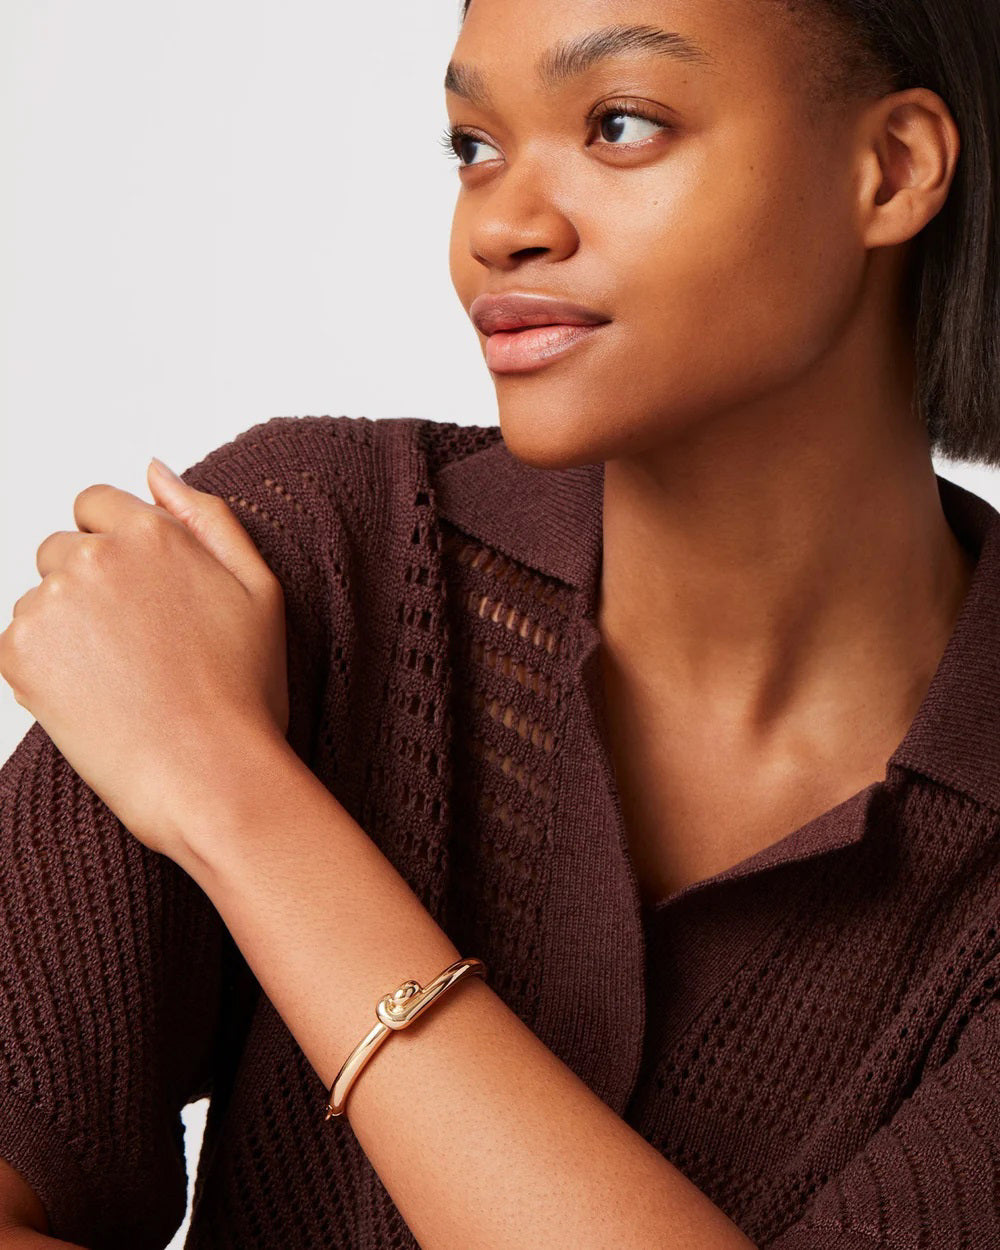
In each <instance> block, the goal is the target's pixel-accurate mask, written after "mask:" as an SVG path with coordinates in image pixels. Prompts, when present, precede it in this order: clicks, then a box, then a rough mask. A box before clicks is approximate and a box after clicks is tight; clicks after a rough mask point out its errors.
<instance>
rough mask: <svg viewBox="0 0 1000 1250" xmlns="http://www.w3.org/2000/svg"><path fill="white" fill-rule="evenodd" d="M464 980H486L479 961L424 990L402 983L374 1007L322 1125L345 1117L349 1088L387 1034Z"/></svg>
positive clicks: (457, 967)
mask: <svg viewBox="0 0 1000 1250" xmlns="http://www.w3.org/2000/svg"><path fill="white" fill-rule="evenodd" d="M465 976H475V977H485V976H486V965H485V964H484V963H483V961H482V960H481V959H458V960H456V961H455V962H454V963H453V964H449V965H448V967H447V968H445V970H444V971H443V972H441V973H439V974H438V975H437V976H436V977H435V978H434V980H433V981H431V982H430V984H429V985H428V986H427V987H426V988H424V987H422V986H421V984H420V982H419V981H404V982H403V984H402V985H400V986H399V987H398V989H395V990H393V991H392V993H390V994H386V995H385V996H384V997H383V998H380V999H379V1001H378V1002H377V1003H376V1005H375V1014H376V1015H377V1016H378V1020H377V1022H376V1023H375V1024H374V1025H373V1027H372V1029H371V1031H370V1032H369V1033H368V1034H367V1035H366V1036H365V1037H363V1038H362V1039H361V1041H360V1042H358V1044H357V1046H355V1047H354V1049H353V1050H352V1051H351V1053H350V1054H349V1055H348V1056H347V1059H346V1060H345V1061H344V1064H343V1066H342V1067H341V1069H340V1071H339V1072H338V1073H337V1076H336V1079H335V1080H334V1082H333V1085H332V1086H331V1087H330V1097H329V1100H328V1102H327V1104H326V1115H325V1116H324V1117H323V1119H324V1121H325V1120H329V1119H331V1118H332V1117H333V1116H337V1115H343V1114H344V1105H345V1103H346V1102H347V1095H348V1094H349V1093H350V1089H351V1086H352V1085H353V1084H354V1082H355V1081H356V1080H357V1078H358V1074H359V1073H360V1071H361V1069H362V1068H363V1067H364V1066H365V1064H366V1063H367V1062H368V1060H369V1059H370V1058H371V1057H372V1055H374V1054H375V1052H376V1051H377V1050H378V1048H379V1047H380V1046H381V1045H382V1043H383V1042H384V1041H385V1039H386V1038H387V1037H388V1036H389V1034H390V1033H393V1032H395V1031H396V1030H397V1029H405V1028H408V1027H409V1026H410V1025H411V1024H412V1023H413V1021H414V1020H416V1018H417V1016H419V1015H420V1014H421V1012H424V1011H426V1010H427V1008H428V1007H429V1006H430V1005H431V1003H433V1002H434V1001H435V999H437V998H440V996H441V995H442V994H444V993H445V991H446V990H450V989H451V987H452V986H453V985H454V984H455V982H456V981H460V980H461V979H462V977H465Z"/></svg>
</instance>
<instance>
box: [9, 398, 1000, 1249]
mask: <svg viewBox="0 0 1000 1250" xmlns="http://www.w3.org/2000/svg"><path fill="white" fill-rule="evenodd" d="M184 477H185V479H186V480H187V481H189V482H191V483H193V484H195V485H197V486H198V487H200V488H201V489H205V490H209V491H212V492H214V493H216V494H219V495H221V496H222V497H223V498H225V499H226V500H228V502H229V503H230V505H231V507H232V508H233V510H234V511H235V513H236V515H237V516H238V517H239V518H240V520H241V521H242V523H243V524H244V525H245V526H246V528H247V530H248V531H249V533H250V534H251V536H252V537H253V539H254V541H255V543H256V544H257V546H258V547H259V549H260V550H261V552H262V554H263V555H264V557H265V559H266V560H267V561H268V563H269V565H270V566H271V567H272V568H273V569H274V571H275V573H276V574H277V575H278V576H279V578H280V580H281V582H282V585H283V587H284V590H285V601H286V608H287V616H288V649H289V670H288V671H289V685H290V696H291V706H292V719H291V725H290V728H289V734H288V736H289V740H290V742H291V743H292V745H293V746H294V747H295V749H296V751H297V752H298V754H299V755H300V756H301V757H302V758H303V759H304V760H305V761H306V762H307V763H308V764H309V766H310V767H311V768H312V770H313V771H314V772H315V773H316V774H317V775H318V776H319V777H321V778H322V779H323V781H324V782H325V783H326V784H327V785H328V787H329V788H330V790H331V791H332V792H333V793H334V794H335V795H336V796H337V798H338V799H340V800H341V802H342V803H343V804H344V805H345V806H346V807H347V809H348V810H349V811H350V812H351V814H352V815H353V816H354V818H355V819H356V820H357V821H358V822H359V823H360V824H361V826H362V827H363V828H364V829H365V830H366V832H367V833H368V834H369V835H370V836H371V837H372V838H373V839H374V840H375V841H376V842H377V844H378V845H379V847H380V848H381V849H382V850H383V851H384V852H385V853H386V854H387V855H388V857H389V858H390V860H391V861H392V862H393V863H394V864H395V866H396V867H397V868H398V869H399V871H400V872H401V873H402V874H403V875H404V876H405V878H406V879H407V880H408V881H409V882H410V884H411V885H412V886H413V888H414V889H415V890H416V892H417V893H418V895H419V896H420V898H421V899H422V900H423V902H424V904H425V905H426V906H427V907H428V908H429V909H430V911H431V912H432V914H433V915H434V916H435V918H436V919H437V920H438V922H439V923H440V924H442V926H443V927H444V928H445V930H446V931H447V932H448V934H449V936H450V937H451V939H452V940H453V941H454V943H455V944H456V946H457V947H458V948H459V949H460V950H461V951H462V952H463V953H464V954H468V955H476V956H479V957H480V958H482V959H483V960H485V961H486V963H487V966H488V967H489V969H490V980H491V984H492V985H493V988H494V989H495V990H496V991H497V993H498V994H499V995H500V996H501V997H502V998H503V999H504V1001H505V1002H506V1003H507V1004H508V1005H509V1006H510V1007H511V1008H512V1009H513V1010H514V1011H516V1012H517V1013H518V1015H519V1016H520V1017H521V1018H522V1019H523V1020H524V1021H525V1022H526V1023H527V1024H528V1025H529V1026H530V1027H531V1028H532V1029H533V1030H534V1031H535V1032H536V1033H537V1034H538V1035H539V1037H540V1038H541V1039H542V1040H543V1041H544V1042H545V1044H546V1045H547V1046H549V1047H550V1048H551V1049H552V1050H553V1051H554V1052H555V1053H556V1054H557V1055H559V1056H560V1057H561V1058H562V1059H563V1060H564V1061H565V1062H566V1063H567V1064H569V1065H570V1066H571V1067H572V1068H573V1070H574V1071H575V1072H577V1073H578V1074H579V1076H580V1077H581V1078H582V1079H583V1080H585V1081H586V1082H587V1083H588V1085H589V1086H590V1087H591V1088H592V1089H594V1090H595V1091H596V1092H597V1093H598V1094H599V1095H600V1097H601V1098H602V1099H604V1100H605V1102H606V1103H608V1105H610V1106H611V1107H612V1108H614V1110H615V1111H616V1112H618V1113H619V1114H620V1115H622V1116H624V1117H625V1119H626V1120H627V1121H628V1123H629V1124H630V1125H632V1126H633V1127H634V1128H635V1129H636V1130H637V1131H638V1132H640V1133H641V1134H642V1135H643V1136H644V1137H645V1138H646V1139H647V1140H648V1141H649V1142H651V1143H652V1144H653V1145H654V1146H655V1147H656V1149H658V1150H660V1151H662V1152H663V1154H664V1155H665V1156H666V1157H667V1158H669V1159H670V1160H671V1161H672V1162H674V1163H675V1164H676V1165H677V1166H678V1167H679V1168H681V1169H682V1170H683V1171H684V1172H685V1174H686V1175H688V1176H689V1177H690V1178H691V1179H692V1180H693V1181H694V1182H695V1184H697V1185H698V1186H699V1187H700V1188H701V1189H703V1190H704V1192H705V1193H706V1194H708V1196H709V1197H710V1198H711V1199H712V1200H713V1201H714V1202H715V1203H717V1204H718V1205H719V1206H720V1207H721V1208H722V1209H723V1210H724V1211H725V1212H726V1213H727V1214H728V1215H729V1216H730V1217H731V1218H732V1219H733V1220H734V1221H735V1222H736V1223H737V1224H739V1225H740V1227H741V1228H743V1229H744V1230H745V1231H746V1233H747V1234H748V1236H749V1237H750V1238H751V1239H752V1240H753V1241H754V1242H755V1243H756V1244H758V1245H759V1246H761V1247H767V1250H871V1248H873V1247H884V1248H886V1250H923V1248H926V1250H951V1248H953V1247H954V1248H958V1247H965V1248H973V1247H974V1248H976V1250H989V1248H991V1247H998V1246H1000V1211H998V1206H1000V1004H998V1001H997V975H998V969H1000V936H998V895H1000V876H998V873H997V864H998V859H1000V838H998V828H1000V825H998V808H1000V659H998V650H997V643H998V639H1000V514H998V513H997V512H996V511H995V510H994V509H993V508H992V507H991V506H990V505H988V504H987V503H986V502H984V501H983V500H981V499H979V498H978V497H977V496H975V495H973V494H971V493H970V492H968V491H966V490H964V489H963V488H961V487H959V486H957V485H956V484H954V483H951V482H949V481H946V480H944V479H940V478H939V489H940V492H941V498H942V502H943V505H944V507H945V511H946V514H947V516H948V519H949V522H950V524H951V526H952V528H953V529H954V530H955V532H956V534H957V535H958V537H959V538H960V540H961V541H962V542H963V543H964V544H965V545H966V546H967V547H968V548H969V550H970V551H973V552H974V553H975V554H976V555H977V558H978V559H977V565H976V569H975V574H974V580H973V583H972V586H971V588H970V590H969V593H968V596H967V599H966V602H965V604H964V605H963V608H962V613H961V616H960V618H959V620H958V623H957V625H956V628H955V630H954V633H953V635H952V637H951V639H950V641H949V643H948V647H947V650H946V652H945V654H944V657H943V659H942V661H941V664H940V666H939V668H938V671H937V673H936V674H935V677H934V680H933V683H932V685H931V687H930V689H929V690H928V692H927V694H926V697H925V698H924V700H923V703H922V704H921V707H920V710H919V712H918V713H917V716H916V718H915V720H914V721H913V724H912V725H911V727H910V729H909V731H908V732H907V734H906V736H905V738H904V739H903V741H902V743H901V744H900V745H899V747H898V748H897V749H896V751H895V752H894V753H893V755H892V757H891V759H890V760H889V761H888V765H887V769H886V774H885V779H884V781H879V782H876V783H874V784H872V785H870V786H868V787H867V788H866V789H864V790H862V791H860V792H859V793H858V794H856V795H855V796H853V797H852V798H850V799H848V800H847V801H845V802H843V803H841V804H839V805H838V806H836V807H834V808H833V809H831V810H830V811H828V812H826V813H824V814H823V815H822V816H819V817H817V818H816V819H815V820H812V821H810V822H809V823H808V824H806V825H804V826H803V827H802V828H800V829H798V830H796V831H795V832H794V833H792V834H790V835H789V836H787V837H783V838H782V839H781V840H780V841H778V842H776V843H775V844H774V845H772V846H770V847H768V848H767V849H766V850H763V851H761V852H759V853H757V854H754V855H752V856H751V857H749V858H747V859H745V860H744V861H743V862H741V863H740V864H738V865H736V866H735V867H734V868H731V869H729V870H728V871H726V872H723V873H720V874H718V875H717V876H714V877H711V878H709V879H707V880H705V881H702V882H699V883H697V884H695V885H691V886H689V887H687V888H686V889H683V890H680V891H678V892H677V893H676V894H674V895H673V896H671V897H670V898H669V899H667V900H664V901H663V902H662V903H661V904H660V905H659V906H658V907H656V908H652V907H650V908H643V907H641V905H640V901H639V895H638V891H637V887H636V881H635V876H634V873H633V869H632V864H631V860H630V858H629V853H628V849H627V843H626V840H625V834H624V828H623V823H622V815H621V807H620V804H619V799H618V795H617V792H616V789H615V784H614V771H613V767H612V765H611V762H610V760H611V756H610V752H609V746H608V737H607V722H606V719H605V712H604V708H603V704H602V702H601V690H602V688H603V687H602V683H601V681H600V678H599V671H600V669H599V660H600V655H599V652H598V647H599V641H600V637H599V633H598V630H597V626H596V603H597V590H598V586H599V573H600V555H601V534H602V499H603V495H602V490H603V465H601V464H596V465H586V466H580V467H576V468H571V469H563V470H555V471H553V470H541V469H535V468H532V467H530V466H527V465H525V464H523V463H522V462H520V461H518V460H517V459H516V458H515V457H514V456H513V455H512V454H511V453H510V452H509V451H508V450H507V447H506V445H505V444H504V442H503V441H502V439H501V437H500V431H499V428H498V427H496V426H487V427H481V426H471V427H468V426H458V425H453V424H444V423H440V422H433V421H426V420H421V419H416V418H393V419H388V420H380V421H371V420H369V419H367V418H363V417H302V418H288V417H279V418H274V419H273V420H271V421H268V422H263V423H261V424H259V425H257V426H254V427H253V428H252V429H250V430H248V431H246V432H245V433H243V434H241V435H240V436H239V437H237V438H236V439H234V440H233V441H232V442H230V443H228V444H226V445H225V446H223V447H220V448H218V449H216V450H215V451H212V452H211V453H210V454H208V455H207V456H206V457H205V458H204V459H203V460H202V461H200V462H199V463H198V464H197V465H195V466H194V467H193V468H192V469H189V470H188V471H187V473H185V474H184ZM0 870H2V887H0V935H2V942H0V1156H2V1157H4V1158H6V1159H7V1160H8V1161H9V1162H10V1163H12V1164H13V1166H14V1167H16V1168H17V1169H18V1170H19V1171H20V1172H21V1173H22V1174H23V1175H24V1177H25V1178H26V1179H27V1180H28V1181H29V1182H30V1184H31V1185H33V1186H34V1188H35V1189H36V1190H37V1192H38V1194H39V1195H40V1197H41V1199H42V1201H43V1203H44V1205H45V1208H46V1210H47V1212H48V1216H49V1220H50V1222H51V1231H52V1233H53V1235H55V1236H59V1237H62V1238H66V1239H69V1240H72V1241H78V1242H80V1243H81V1244H83V1245H85V1246H88V1247H92V1248H93V1250H110V1248H112V1247H121V1248H123V1250H124V1248H127V1250H144V1248H146V1247H162V1246H164V1245H165V1244H166V1243H167V1242H168V1241H169V1239H170V1237H171V1235H172V1234H173V1232H174V1231H175V1230H176V1228H177V1226H178V1225H179V1223H180V1222H181V1220H182V1218H183V1215H184V1208H185V1180H186V1178H185V1167H184V1154H183V1141H182V1126H181V1119H180V1111H181V1108H182V1107H183V1106H184V1105H185V1104H186V1103H188V1102H190V1101H192V1100H194V1099H197V1098H200V1097H203V1096H205V1095H210V1096H211V1102H210V1107H209V1113H208V1122H207V1127H206V1134H205V1140H204V1146H203V1150H202V1154H201V1160H200V1164H199V1169H198V1175H197V1181H196V1189H195V1201H194V1211H193V1217H192V1223H191V1230H190V1233H189V1236H188V1239H187V1242H186V1246H187V1247H188V1250H264V1248H267V1250H296V1248H299V1247H301V1248H303V1250H305V1248H306V1247H316V1248H319V1247H323V1248H324V1250H329V1248H336V1250H408V1248H412V1247H416V1245H417V1243H416V1241H415V1240H414V1238H413V1236H412V1234H411V1233H410V1231H409V1230H408V1228H407V1226H406V1224H405V1223H404V1221H403V1219H402V1218H401V1216H400V1214H399V1212H398V1211H397V1210H396V1208H395V1206H394V1205H393V1203H392V1201H391V1200H390V1198H389V1196H388V1194H387V1192H386V1190H385V1188H384V1187H383V1185H382V1184H381V1181H380V1179H379V1177H378V1175H377V1173H376V1172H375V1170H374V1169H373V1167H372V1166H371V1164H370V1163H369V1161H368V1158H367V1156H366V1155H365V1154H364V1152H363V1151H362V1150H361V1148H360V1146H359V1145H358V1143H357V1141H356V1139H355V1137H354V1134H353V1132H352V1129H351V1126H350V1122H349V1120H348V1118H347V1117H343V1118H340V1119H336V1120H331V1121H324V1119H323V1111H324V1106H325V1100H326V1093H327V1091H326V1090H325V1089H324V1087H323V1086H322V1085H321V1084H320V1081H319V1078H318V1076H317V1075H316V1073H315V1072H314V1071H313V1070H312V1068H311V1067H310V1065H309V1064H308V1062H307V1061H306V1059H305V1058H304V1056H303V1054H302V1052H301V1051H300V1050H299V1048H298V1046H297V1045H296V1043H295V1041H294V1039H293V1038H292V1036H291V1034H290V1033H289V1031H288V1030H287V1028H286V1027H285V1025H284V1023H283V1021H282V1020H281V1018H280V1017H279V1016H278V1015H277V1013H276V1012H275V1010H274V1008H273V1007H272V1005H271V1003H270V1002H269V1001H268V1000H267V999H266V998H264V997H263V996H262V995H261V992H260V990H259V987H258V986H257V983H256V981H255V980H254V978H253V976H252V975H251V974H250V972H249V970H248V968H247V966H246V964H245V962H244V961H243V959H242V956H241V955H240V953H239V951H238V949H237V948H236V946H235V944H234V943H233V941H232V939H231V938H230V937H229V935H228V933H227V932H226V931H225V929H224V928H223V926H222V923H221V921H220V919H219V917H218V914H217V913H216V911H215V909H214V907H213V906H212V905H211V903H210V901H209V900H208V898H207V897H206V895H205V894H204V893H203V892H202V891H201V890H200V889H199V888H198V887H197V886H196V885H195V884H194V883H193V882H192V881H191V880H190V878H188V877H187V876H186V875H185V874H184V873H183V872H182V871H181V870H180V869H179V868H178V867H177V866H176V865H175V864H174V863H173V862H172V861H171V860H169V859H168V858H166V857H165V856H161V855H158V854H157V853H155V852H152V851H150V850H148V849H147V848H146V847H144V846H143V845H142V844H141V843H139V842H138V841H137V840H136V839H135V838H133V837H132V835H131V834H129V833H128V832H127V830H126V829H125V828H124V827H123V826H122V825H121V823H120V822H119V821H118V820H117V819H116V817H114V816H113V815H112V814H111V812H110V811H109V810H108V809H107V808H106V807H105V806H104V805H103V804H102V803H101V802H100V801H99V800H98V799H97V798H96V796H95V795H94V793H93V792H92V791H91V790H90V789H89V788H88V787H87V786H86V785H84V784H83V783H82V781H81V780H80V778H79V777H78V776H77V775H76V774H75V773H74V772H73V770H72V769H71V768H70V767H69V766H68V765H67V763H66V762H65V760H64V759H63V757H62V756H61V755H60V754H59V752H58V751H57V750H55V748H54V747H53V745H52V743H51V741H50V740H49V738H48V737H47V735H46V734H45V733H44V732H43V731H42V729H41V727H40V726H39V725H38V724H37V723H36V724H35V725H33V726H32V727H31V728H30V729H29V731H28V733H27V734H26V735H25V737H24V738H23V739H22V741H21V742H20V744H19V745H18V747H17V748H16V750H15V751H14V753H13V755H12V756H11V757H10V758H9V759H8V760H7V762H6V764H5V765H4V766H3V768H2V770H0ZM607 1184H608V1188H609V1191H611V1190H613V1187H614V1177H613V1176H609V1177H608V1181H607ZM470 1201H475V1198H474V1197H470ZM469 1250H475V1247H469ZM512 1250H530V1248H522V1247H517V1248H514V1247H512ZM560 1250H561V1248H560ZM609 1250H613V1248H610V1247H609Z"/></svg>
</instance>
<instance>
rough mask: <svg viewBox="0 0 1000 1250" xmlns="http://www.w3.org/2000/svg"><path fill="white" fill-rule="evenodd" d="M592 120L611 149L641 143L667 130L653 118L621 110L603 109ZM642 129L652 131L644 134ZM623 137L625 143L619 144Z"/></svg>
mask: <svg viewBox="0 0 1000 1250" xmlns="http://www.w3.org/2000/svg"><path fill="white" fill-rule="evenodd" d="M594 120H595V121H596V122H597V125H598V130H599V131H600V133H601V136H602V137H603V138H604V139H606V140H608V141H609V143H610V144H611V146H613V147H624V146H627V145H628V144H630V143H641V142H642V140H643V139H649V138H651V137H652V136H653V135H654V134H656V133H657V132H658V131H660V130H666V129H667V128H668V127H667V123H666V122H661V121H658V120H657V119H656V118H655V117H649V116H647V115H646V114H645V113H640V112H638V111H633V110H631V109H623V108H612V109H605V110H604V112H603V113H598V114H597V115H596V117H595V118H594ZM643 127H651V128H652V129H651V130H648V131H646V132H645V133H644V131H643ZM623 135H624V139H625V142H624V143H619V142H618V140H620V139H621V138H622V137H623Z"/></svg>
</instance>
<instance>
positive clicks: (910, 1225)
mask: <svg viewBox="0 0 1000 1250" xmlns="http://www.w3.org/2000/svg"><path fill="white" fill-rule="evenodd" d="M995 975H996V974H995V971H994V970H993V969H990V970H989V975H988V976H986V977H985V978H984V986H985V989H986V990H987V992H990V993H991V996H990V997H988V998H987V999H986V1000H985V1002H983V1003H982V1004H981V1005H980V1006H978V1007H977V1009H976V1010H975V1011H974V1012H973V1013H972V1014H971V1015H970V1016H969V1017H968V1020H967V1022H966V1023H965V1025H964V1026H963V1028H962V1029H961V1032H960V1034H959V1036H958V1039H957V1043H956V1045H955V1048H954V1050H953V1052H952V1053H951V1054H950V1056H949V1058H948V1059H946V1060H945V1061H944V1062H943V1063H941V1064H940V1065H939V1066H938V1067H936V1068H935V1069H934V1070H933V1071H931V1072H929V1073H927V1074H926V1075H925V1076H924V1077H923V1078H922V1079H921V1080H920V1082H919V1083H918V1085H917V1087H916V1089H914V1091H913V1093H912V1094H910V1095H909V1097H907V1098H906V1099H905V1100H904V1101H903V1102H902V1104H901V1105H900V1106H899V1108H898V1109H897V1110H896V1112H895V1114H894V1115H893V1117H892V1119H891V1120H890V1121H889V1122H888V1123H887V1124H885V1125H883V1126H882V1127H881V1128H880V1129H879V1130H878V1132H876V1133H875V1134H874V1135H873V1136H872V1137H871V1139H870V1140H869V1141H868V1142H866V1143H865V1145H864V1147H863V1148H862V1149H861V1150H859V1151H857V1152H856V1153H855V1154H854V1155H853V1156H852V1157H851V1158H850V1160H849V1161H848V1162H847V1163H846V1164H845V1165H844V1167H843V1168H842V1169H841V1170H839V1171H838V1172H837V1173H836V1174H835V1175H834V1176H832V1177H830V1179H829V1180H828V1181H827V1182H826V1184H825V1185H824V1186H823V1187H822V1188H821V1189H820V1190H819V1191H818V1193H817V1195H816V1197H815V1198H814V1200H813V1202H812V1203H811V1204H810V1206H809V1208H808V1210H807V1211H806V1212H805V1214H804V1215H802V1216H801V1217H800V1218H799V1219H798V1220H796V1222H795V1223H794V1224H793V1225H792V1226H790V1227H789V1228H787V1229H785V1230H784V1232H783V1233H782V1234H781V1235H780V1236H778V1237H776V1238H775V1239H773V1240H771V1241H769V1242H767V1243H766V1245H764V1246H762V1247H761V1250H987V1247H992V1246H1000V999H998V998H997V997H995V996H993V995H994V994H995V986H996V979H995Z"/></svg>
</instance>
